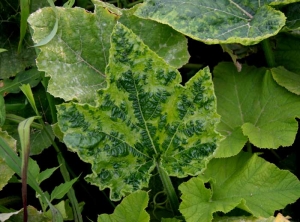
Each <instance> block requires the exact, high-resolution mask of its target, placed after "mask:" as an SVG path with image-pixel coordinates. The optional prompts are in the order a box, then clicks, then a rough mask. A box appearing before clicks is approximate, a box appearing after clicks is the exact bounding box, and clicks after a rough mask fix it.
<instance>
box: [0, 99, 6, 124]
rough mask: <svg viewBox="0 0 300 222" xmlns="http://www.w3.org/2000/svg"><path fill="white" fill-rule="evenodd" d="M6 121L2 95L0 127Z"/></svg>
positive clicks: (0, 101) (0, 100)
mask: <svg viewBox="0 0 300 222" xmlns="http://www.w3.org/2000/svg"><path fill="white" fill-rule="evenodd" d="M5 119H6V111H5V101H4V98H3V96H2V95H0V127H1V126H3V124H4V122H5Z"/></svg>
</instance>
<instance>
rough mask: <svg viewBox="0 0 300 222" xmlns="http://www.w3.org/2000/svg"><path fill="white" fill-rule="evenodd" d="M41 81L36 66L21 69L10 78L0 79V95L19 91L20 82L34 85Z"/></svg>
mask: <svg viewBox="0 0 300 222" xmlns="http://www.w3.org/2000/svg"><path fill="white" fill-rule="evenodd" d="M40 81H41V72H39V71H38V70H37V69H36V68H33V69H29V70H26V71H22V72H20V73H18V74H17V75H16V77H15V78H14V79H13V80H11V79H4V80H0V95H2V96H6V95H7V94H9V93H19V92H20V86H21V85H22V84H29V85H30V87H31V88H33V87H35V86H36V85H37V84H38V83H39V82H40Z"/></svg>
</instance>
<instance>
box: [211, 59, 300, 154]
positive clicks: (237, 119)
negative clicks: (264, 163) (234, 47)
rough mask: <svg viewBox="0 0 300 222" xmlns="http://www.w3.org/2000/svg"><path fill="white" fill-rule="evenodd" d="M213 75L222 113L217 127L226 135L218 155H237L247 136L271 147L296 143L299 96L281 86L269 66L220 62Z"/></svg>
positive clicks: (257, 143)
mask: <svg viewBox="0 0 300 222" xmlns="http://www.w3.org/2000/svg"><path fill="white" fill-rule="evenodd" d="M214 75H215V78H214V84H215V92H216V96H217V99H218V113H219V114H220V115H221V122H220V124H219V125H218V128H217V129H218V131H219V132H220V133H221V134H223V135H224V136H226V139H225V140H223V141H222V142H221V144H220V149H218V151H217V154H216V155H217V156H218V157H229V156H232V155H236V154H237V153H238V152H239V151H240V150H241V149H242V148H243V146H244V145H245V143H246V142H247V141H248V140H249V141H250V143H252V144H254V145H255V146H257V147H260V148H269V149H277V148H278V147H279V146H290V145H292V144H293V142H294V140H295V136H296V133H297V129H298V124H297V121H296V119H295V118H296V117H300V97H299V96H297V95H295V94H293V93H291V92H289V91H287V90H286V89H285V88H283V87H281V86H279V85H278V84H277V83H276V82H275V81H274V79H273V77H272V74H271V71H270V70H267V69H266V68H255V67H250V66H247V65H243V69H242V71H241V72H238V71H237V70H236V67H235V66H234V65H233V64H231V63H220V64H219V65H218V66H217V67H216V68H215V70H214Z"/></svg>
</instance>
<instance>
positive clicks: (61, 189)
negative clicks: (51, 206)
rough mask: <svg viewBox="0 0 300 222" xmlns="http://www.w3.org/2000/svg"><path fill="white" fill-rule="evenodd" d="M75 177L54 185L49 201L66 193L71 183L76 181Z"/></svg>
mask: <svg viewBox="0 0 300 222" xmlns="http://www.w3.org/2000/svg"><path fill="white" fill-rule="evenodd" d="M77 179H78V177H77V178H74V179H73V180H70V181H68V182H65V183H62V184H60V185H59V186H56V187H55V188H54V190H53V191H52V192H51V198H50V202H51V201H52V200H54V199H61V198H63V197H64V195H66V193H68V191H69V190H70V189H71V187H72V186H73V184H74V183H75V182H76V181H77Z"/></svg>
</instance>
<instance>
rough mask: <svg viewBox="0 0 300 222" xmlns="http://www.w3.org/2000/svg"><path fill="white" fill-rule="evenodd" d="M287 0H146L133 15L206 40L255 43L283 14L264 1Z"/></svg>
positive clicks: (279, 24)
mask: <svg viewBox="0 0 300 222" xmlns="http://www.w3.org/2000/svg"><path fill="white" fill-rule="evenodd" d="M289 2H290V1H272V0H267V1H253V0H245V1H233V0H229V1H206V0H187V1H184V2H178V1H164V0H148V1H146V2H145V3H144V4H143V5H142V6H141V7H139V8H138V10H137V11H136V13H135V15H137V16H139V17H142V18H147V19H152V20H155V21H158V22H161V23H163V24H168V25H170V26H171V27H172V28H174V29H175V30H177V31H179V32H181V33H183V34H185V35H187V36H189V37H191V38H193V39H196V40H199V41H203V42H205V43H207V44H220V43H241V44H243V45H253V44H256V43H258V42H260V41H262V40H264V39H266V38H268V37H270V36H274V35H276V34H277V33H278V32H279V31H280V29H281V28H282V27H283V26H284V25H285V16H284V14H283V13H282V12H280V11H278V10H275V9H274V8H272V7H270V6H268V5H267V4H271V5H272V4H273V5H276V4H287V3H289Z"/></svg>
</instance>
